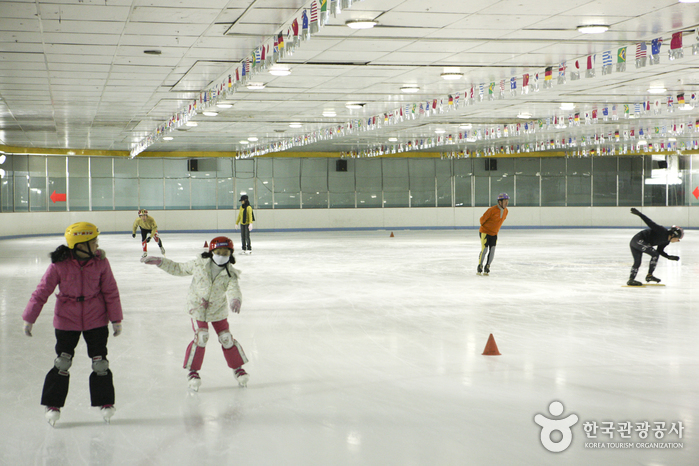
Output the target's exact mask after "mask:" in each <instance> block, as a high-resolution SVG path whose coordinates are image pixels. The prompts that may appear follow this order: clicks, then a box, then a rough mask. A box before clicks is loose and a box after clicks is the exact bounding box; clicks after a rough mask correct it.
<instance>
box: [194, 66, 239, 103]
mask: <svg viewBox="0 0 699 466" xmlns="http://www.w3.org/2000/svg"><path fill="white" fill-rule="evenodd" d="M238 81H240V74H239V73H238V68H236V69H235V82H236V83H237V82H238ZM195 105H196V104H195Z"/></svg>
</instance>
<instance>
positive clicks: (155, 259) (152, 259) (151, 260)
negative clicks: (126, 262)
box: [141, 256, 163, 267]
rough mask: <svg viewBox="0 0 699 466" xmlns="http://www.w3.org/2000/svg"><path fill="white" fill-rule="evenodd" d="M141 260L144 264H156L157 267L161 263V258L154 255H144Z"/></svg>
mask: <svg viewBox="0 0 699 466" xmlns="http://www.w3.org/2000/svg"><path fill="white" fill-rule="evenodd" d="M141 262H143V263H144V264H148V265H157V266H158V267H160V265H161V264H162V263H163V259H162V258H160V257H156V256H146V257H141Z"/></svg>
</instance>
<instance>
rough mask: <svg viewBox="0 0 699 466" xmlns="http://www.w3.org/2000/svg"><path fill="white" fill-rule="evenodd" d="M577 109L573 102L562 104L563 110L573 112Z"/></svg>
mask: <svg viewBox="0 0 699 466" xmlns="http://www.w3.org/2000/svg"><path fill="white" fill-rule="evenodd" d="M574 108H575V104H574V103H571V102H563V103H562V104H561V110H573V109H574Z"/></svg>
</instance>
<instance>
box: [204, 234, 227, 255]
mask: <svg viewBox="0 0 699 466" xmlns="http://www.w3.org/2000/svg"><path fill="white" fill-rule="evenodd" d="M218 248H228V249H230V250H231V253H233V240H232V239H230V238H226V237H225V236H217V237H216V238H214V239H212V240H211V241H209V252H211V251H213V250H214V249H218Z"/></svg>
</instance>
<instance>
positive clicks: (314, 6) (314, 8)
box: [311, 0, 320, 34]
mask: <svg viewBox="0 0 699 466" xmlns="http://www.w3.org/2000/svg"><path fill="white" fill-rule="evenodd" d="M319 30H320V28H319V26H318V2H316V0H313V2H311V34H315V33H316V32H318V31H319Z"/></svg>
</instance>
